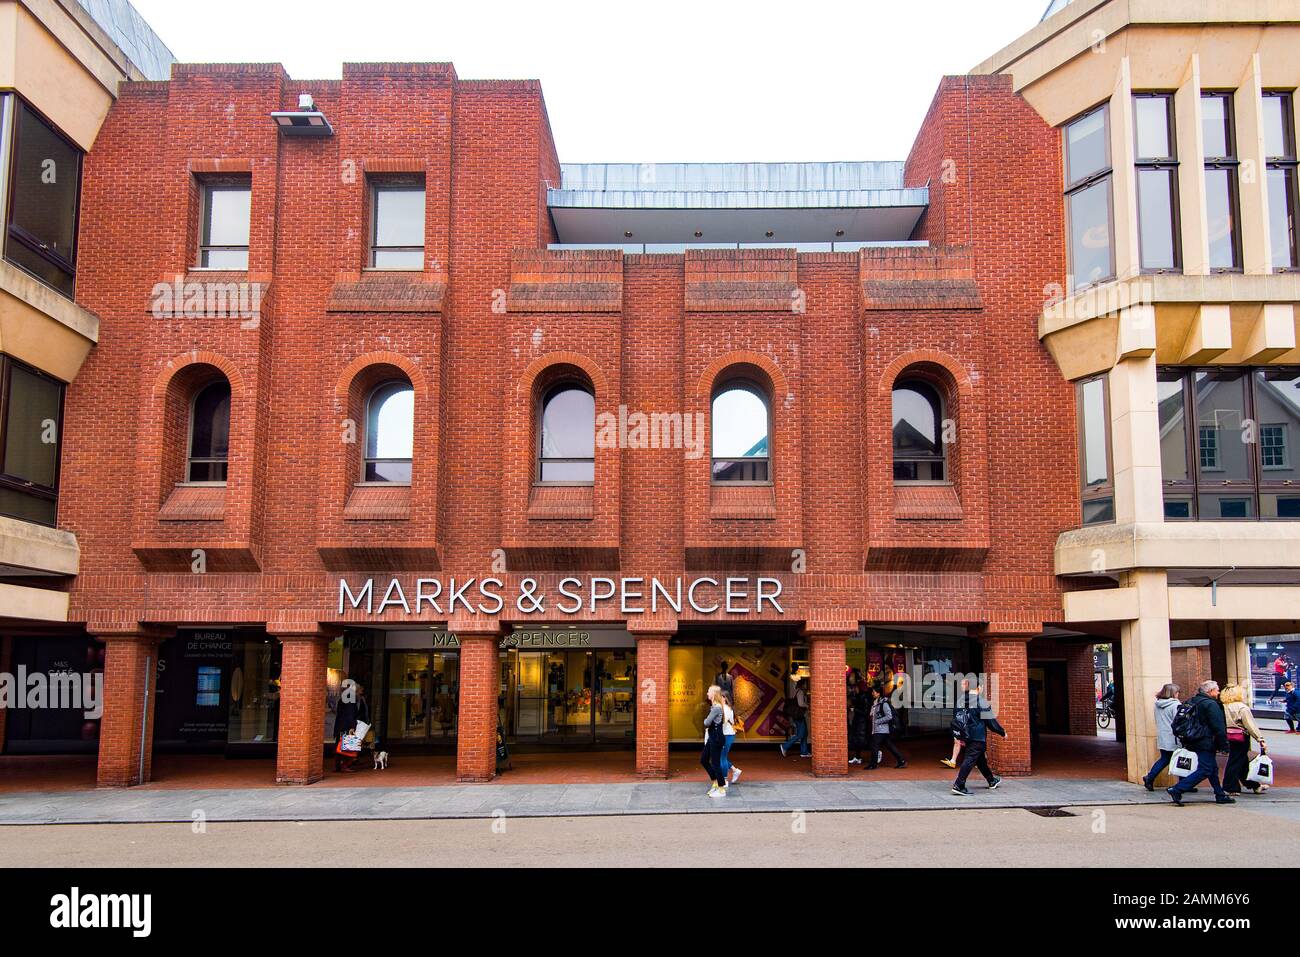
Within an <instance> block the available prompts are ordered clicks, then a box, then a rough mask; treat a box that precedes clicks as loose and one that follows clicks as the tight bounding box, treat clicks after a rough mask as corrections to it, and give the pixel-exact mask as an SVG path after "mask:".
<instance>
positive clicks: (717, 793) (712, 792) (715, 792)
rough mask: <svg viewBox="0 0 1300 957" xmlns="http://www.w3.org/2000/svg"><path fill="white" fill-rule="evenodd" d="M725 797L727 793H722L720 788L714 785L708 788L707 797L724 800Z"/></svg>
mask: <svg viewBox="0 0 1300 957" xmlns="http://www.w3.org/2000/svg"><path fill="white" fill-rule="evenodd" d="M726 796H727V792H726V791H724V790H723V789H722V788H720V787H718V786H717V785H716V784H715V785H714V786H713V787H711V788H709V797H711V798H724V797H726Z"/></svg>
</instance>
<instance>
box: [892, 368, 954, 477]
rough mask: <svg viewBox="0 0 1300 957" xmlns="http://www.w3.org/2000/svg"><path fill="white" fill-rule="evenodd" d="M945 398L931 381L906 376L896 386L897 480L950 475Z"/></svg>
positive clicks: (895, 474) (895, 456)
mask: <svg viewBox="0 0 1300 957" xmlns="http://www.w3.org/2000/svg"><path fill="white" fill-rule="evenodd" d="M947 473H948V470H947V449H946V446H945V445H944V441H943V400H942V399H941V398H940V397H939V393H938V391H937V390H936V389H935V388H934V386H932V385H930V384H929V383H928V382H922V381H920V380H917V379H905V380H903V381H901V382H899V383H898V384H897V385H895V386H894V481H895V482H942V481H945V480H946V479H947Z"/></svg>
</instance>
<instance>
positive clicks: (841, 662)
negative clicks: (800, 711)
mask: <svg viewBox="0 0 1300 957" xmlns="http://www.w3.org/2000/svg"><path fill="white" fill-rule="evenodd" d="M856 634H857V632H856V630H855V631H853V632H849V633H839V634H835V633H817V634H810V635H809V636H808V642H809V646H810V647H809V655H810V656H811V661H810V663H809V671H811V672H812V676H811V680H810V684H811V686H812V688H811V690H812V696H811V699H810V701H809V710H810V714H809V716H808V736H809V738H811V739H812V742H811V743H812V764H813V773H814V774H816V775H817V776H818V777H826V778H840V777H845V776H847V775H848V773H849V763H848V762H849V722H848V696H847V694H846V693H845V685H844V666H845V655H844V642H845V641H847V640H848V639H849V638H852V637H853V636H854V635H856Z"/></svg>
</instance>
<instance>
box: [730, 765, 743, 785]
mask: <svg viewBox="0 0 1300 957" xmlns="http://www.w3.org/2000/svg"><path fill="white" fill-rule="evenodd" d="M744 773H745V772H744V771H742V770H740V768H735V767H733V768H732V769H731V783H732V784H735V783H736V782H737V781H739V780H740V776H741V775H742V774H744Z"/></svg>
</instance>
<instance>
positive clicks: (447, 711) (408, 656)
mask: <svg viewBox="0 0 1300 957" xmlns="http://www.w3.org/2000/svg"><path fill="white" fill-rule="evenodd" d="M459 692H460V659H459V658H458V657H457V656H455V655H445V654H441V653H435V652H431V651H392V652H389V654H388V700H387V705H388V706H387V707H386V708H385V709H384V716H385V719H386V726H385V730H384V738H383V739H382V740H384V741H386V742H388V743H396V742H404V743H408V744H432V745H450V744H451V743H452V742H454V741H455V739H456V720H457V715H458V711H459V707H460V700H459V699H460V695H459Z"/></svg>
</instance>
